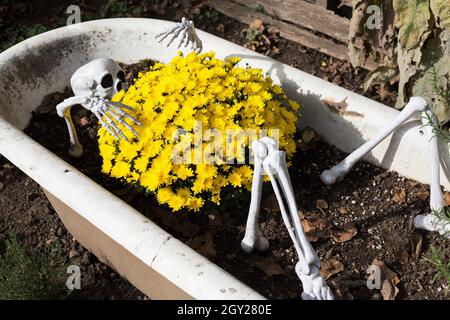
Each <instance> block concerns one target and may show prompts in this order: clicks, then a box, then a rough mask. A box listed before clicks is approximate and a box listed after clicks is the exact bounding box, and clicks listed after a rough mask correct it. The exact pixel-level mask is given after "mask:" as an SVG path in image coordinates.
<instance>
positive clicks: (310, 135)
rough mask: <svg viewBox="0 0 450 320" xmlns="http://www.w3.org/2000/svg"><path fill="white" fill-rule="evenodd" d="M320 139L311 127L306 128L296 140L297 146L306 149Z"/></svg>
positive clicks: (313, 145)
mask: <svg viewBox="0 0 450 320" xmlns="http://www.w3.org/2000/svg"><path fill="white" fill-rule="evenodd" d="M317 141H320V136H319V135H318V134H317V133H316V132H315V131H314V130H313V129H311V128H306V129H305V130H304V131H303V133H302V137H301V139H299V140H298V141H297V146H298V147H299V148H301V149H302V150H308V149H311V148H314V147H315V146H316V142H317Z"/></svg>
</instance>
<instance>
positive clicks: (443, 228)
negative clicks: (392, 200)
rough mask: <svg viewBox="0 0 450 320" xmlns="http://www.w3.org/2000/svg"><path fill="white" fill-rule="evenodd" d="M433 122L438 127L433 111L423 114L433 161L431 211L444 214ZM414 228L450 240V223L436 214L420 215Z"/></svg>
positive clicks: (415, 221)
mask: <svg viewBox="0 0 450 320" xmlns="http://www.w3.org/2000/svg"><path fill="white" fill-rule="evenodd" d="M429 120H431V121H432V122H433V124H434V125H437V124H438V122H437V119H436V117H435V116H434V114H433V113H432V112H431V110H426V111H424V112H422V124H423V125H424V131H425V134H426V137H427V139H428V151H429V153H430V161H431V186H430V209H431V210H432V211H434V212H438V213H439V212H443V210H445V209H444V207H445V204H444V197H443V195H442V190H441V183H440V176H439V174H440V172H439V170H440V162H439V141H438V139H437V137H436V136H435V135H434V133H433V129H432V127H431V126H430V124H429V123H428V121H429ZM414 226H415V227H416V228H417V229H424V230H428V231H438V232H439V233H440V234H441V235H447V236H448V238H450V223H449V222H448V221H445V220H442V219H439V217H438V216H436V214H428V215H418V216H416V218H415V219H414Z"/></svg>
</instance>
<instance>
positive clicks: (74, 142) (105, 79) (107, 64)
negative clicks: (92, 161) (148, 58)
mask: <svg viewBox="0 0 450 320" xmlns="http://www.w3.org/2000/svg"><path fill="white" fill-rule="evenodd" d="M70 83H71V85H72V90H73V92H74V94H75V96H73V97H71V98H68V99H66V100H64V101H63V102H61V103H60V104H58V105H57V106H56V110H57V112H58V115H59V116H60V117H64V119H65V120H66V124H67V129H68V130H69V136H70V149H69V154H70V155H72V156H74V157H80V156H81V155H82V153H83V148H82V146H81V144H80V142H79V141H78V137H77V134H76V132H75V126H74V125H73V122H72V119H71V117H70V108H71V107H72V106H73V105H75V104H81V105H82V106H83V107H84V108H86V109H87V110H90V111H91V112H92V113H93V114H95V116H96V117H97V118H98V120H99V121H100V123H101V124H102V126H104V127H105V129H106V130H108V132H109V133H110V134H111V135H113V136H114V137H116V138H118V139H119V138H123V139H125V140H128V138H127V136H126V135H125V134H124V133H123V132H122V130H121V129H120V128H119V127H118V126H117V124H116V122H117V123H120V124H121V125H123V126H124V127H125V128H127V129H128V130H129V131H130V132H132V133H133V134H134V135H136V136H137V132H136V131H135V130H134V128H133V127H132V126H131V125H130V124H129V123H127V122H126V121H125V118H128V119H130V120H131V122H132V123H134V124H137V125H142V124H141V123H140V122H139V121H138V120H137V119H135V118H134V117H133V116H131V115H130V114H128V113H127V112H125V111H124V109H125V110H131V111H134V109H133V108H131V107H129V106H126V105H124V104H122V103H120V102H114V101H111V100H110V99H111V98H112V97H113V96H114V94H116V93H117V92H119V91H120V90H122V86H123V85H124V84H125V83H126V82H125V73H124V72H123V70H122V69H121V68H120V66H119V65H118V64H117V62H115V61H114V60H112V59H108V58H100V59H96V60H93V61H91V62H89V63H88V64H85V65H84V66H82V67H81V68H79V69H78V70H77V71H75V73H74V74H73V75H72V78H71V79H70Z"/></svg>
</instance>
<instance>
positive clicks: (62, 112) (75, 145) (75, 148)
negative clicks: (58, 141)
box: [56, 96, 87, 158]
mask: <svg viewBox="0 0 450 320" xmlns="http://www.w3.org/2000/svg"><path fill="white" fill-rule="evenodd" d="M86 101H87V98H86V97H84V96H75V97H70V98H67V99H65V100H64V101H63V102H61V103H60V104H58V105H57V106H56V112H57V113H58V115H59V116H60V117H61V118H64V120H65V121H66V125H67V130H68V131H69V140H70V147H69V154H70V155H71V156H72V157H74V158H79V157H81V155H82V154H83V146H82V145H81V143H80V141H79V140H78V135H77V132H76V130H75V125H74V124H73V121H72V117H71V116H70V109H71V108H72V106H73V105H76V104H83V103H86Z"/></svg>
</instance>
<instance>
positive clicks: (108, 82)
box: [100, 74, 114, 89]
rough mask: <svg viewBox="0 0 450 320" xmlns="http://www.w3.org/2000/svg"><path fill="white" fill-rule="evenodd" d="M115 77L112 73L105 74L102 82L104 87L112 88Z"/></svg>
mask: <svg viewBox="0 0 450 320" xmlns="http://www.w3.org/2000/svg"><path fill="white" fill-rule="evenodd" d="M113 82H114V81H113V77H112V75H110V74H107V75H104V76H103V78H102V81H101V82H100V84H101V85H102V87H103V88H105V89H107V88H111V87H112V86H113Z"/></svg>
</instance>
